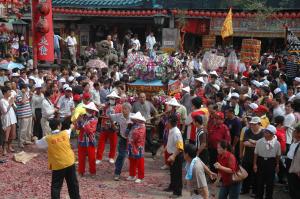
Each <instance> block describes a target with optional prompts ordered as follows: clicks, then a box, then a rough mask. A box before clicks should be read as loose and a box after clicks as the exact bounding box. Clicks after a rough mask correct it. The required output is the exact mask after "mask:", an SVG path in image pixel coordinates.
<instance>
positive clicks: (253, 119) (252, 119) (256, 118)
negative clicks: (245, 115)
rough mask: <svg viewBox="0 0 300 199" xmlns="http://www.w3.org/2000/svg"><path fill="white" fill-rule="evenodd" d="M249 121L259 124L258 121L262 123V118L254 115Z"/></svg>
mask: <svg viewBox="0 0 300 199" xmlns="http://www.w3.org/2000/svg"><path fill="white" fill-rule="evenodd" d="M249 123H250V124H258V123H260V118H259V117H252V118H251V121H250V122H249Z"/></svg>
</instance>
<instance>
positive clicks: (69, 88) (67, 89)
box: [65, 86, 73, 91]
mask: <svg viewBox="0 0 300 199" xmlns="http://www.w3.org/2000/svg"><path fill="white" fill-rule="evenodd" d="M72 90H73V89H72V88H71V87H70V86H69V87H68V88H66V89H65V91H72Z"/></svg>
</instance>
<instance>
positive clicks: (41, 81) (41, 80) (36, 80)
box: [34, 77, 45, 85]
mask: <svg viewBox="0 0 300 199" xmlns="http://www.w3.org/2000/svg"><path fill="white" fill-rule="evenodd" d="M34 81H35V83H37V84H40V85H43V84H44V82H45V81H44V80H43V79H41V78H39V77H36V78H34Z"/></svg>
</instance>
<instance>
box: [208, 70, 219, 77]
mask: <svg viewBox="0 0 300 199" xmlns="http://www.w3.org/2000/svg"><path fill="white" fill-rule="evenodd" d="M209 74H210V75H215V76H217V77H219V75H218V73H217V72H216V71H212V72H210V73H209Z"/></svg>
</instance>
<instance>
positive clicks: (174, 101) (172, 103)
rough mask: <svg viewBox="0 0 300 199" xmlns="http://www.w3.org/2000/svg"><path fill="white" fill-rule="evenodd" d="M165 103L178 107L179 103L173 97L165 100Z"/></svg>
mask: <svg viewBox="0 0 300 199" xmlns="http://www.w3.org/2000/svg"><path fill="white" fill-rule="evenodd" d="M166 104H168V105H170V106H176V107H180V104H179V103H178V102H177V100H176V99H175V97H173V98H172V99H171V100H170V101H168V102H166Z"/></svg>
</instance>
